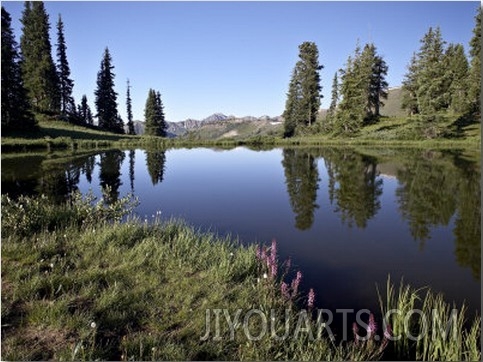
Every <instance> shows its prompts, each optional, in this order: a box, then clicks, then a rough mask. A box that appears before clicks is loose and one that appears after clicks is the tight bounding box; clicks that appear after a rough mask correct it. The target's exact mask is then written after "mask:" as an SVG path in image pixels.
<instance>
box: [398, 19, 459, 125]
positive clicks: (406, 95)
mask: <svg viewBox="0 0 483 362" xmlns="http://www.w3.org/2000/svg"><path fill="white" fill-rule="evenodd" d="M444 46H445V42H444V40H443V38H442V36H441V30H440V29H439V27H437V28H436V29H434V30H433V28H432V27H430V28H429V30H428V32H427V33H426V34H425V35H424V37H423V38H422V39H421V48H420V49H419V52H418V53H417V54H416V55H415V56H414V57H413V59H412V60H411V64H410V66H409V68H408V73H407V74H406V75H405V79H404V81H403V107H404V108H405V109H407V110H409V112H410V113H411V114H415V113H420V114H423V115H433V114H435V113H437V112H439V111H441V110H444V109H446V108H447V107H448V99H449V98H450V96H449V89H448V74H447V72H446V69H445V64H444V57H445V54H444Z"/></svg>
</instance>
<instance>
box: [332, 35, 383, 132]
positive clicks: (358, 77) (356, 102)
mask: <svg viewBox="0 0 483 362" xmlns="http://www.w3.org/2000/svg"><path fill="white" fill-rule="evenodd" d="M387 70H388V67H387V65H386V62H385V61H384V59H383V58H382V57H381V56H380V55H378V54H377V49H376V47H375V45H374V44H372V43H371V44H366V45H365V46H364V49H363V50H362V51H361V48H360V46H359V45H357V46H356V49H355V52H354V55H353V56H350V57H349V58H348V60H347V64H346V68H345V69H343V70H341V86H340V95H341V97H342V101H341V102H340V105H339V112H338V113H337V119H336V124H335V126H336V131H338V132H339V133H345V134H351V133H354V132H357V131H358V130H359V129H360V128H361V127H362V126H363V125H365V124H368V123H371V122H374V121H377V120H378V119H379V116H380V114H379V113H380V107H381V105H383V103H382V101H381V99H385V98H387V87H388V84H387V82H386V78H385V77H386V75H387Z"/></svg>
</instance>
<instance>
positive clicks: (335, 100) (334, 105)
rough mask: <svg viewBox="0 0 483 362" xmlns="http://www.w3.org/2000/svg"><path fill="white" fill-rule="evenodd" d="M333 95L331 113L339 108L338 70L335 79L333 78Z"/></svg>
mask: <svg viewBox="0 0 483 362" xmlns="http://www.w3.org/2000/svg"><path fill="white" fill-rule="evenodd" d="M331 96H332V97H331V101H330V106H329V112H330V114H333V113H334V112H335V110H336V108H337V103H338V102H339V80H338V78H337V72H335V74H334V79H333V80H332V93H331Z"/></svg>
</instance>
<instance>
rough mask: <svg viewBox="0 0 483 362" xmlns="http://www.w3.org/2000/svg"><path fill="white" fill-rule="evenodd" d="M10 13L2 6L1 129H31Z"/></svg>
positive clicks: (32, 120)
mask: <svg viewBox="0 0 483 362" xmlns="http://www.w3.org/2000/svg"><path fill="white" fill-rule="evenodd" d="M11 23H12V19H11V17H10V14H9V13H8V12H7V11H6V10H5V9H4V7H3V6H2V74H1V75H2V109H1V113H2V129H3V130H6V129H32V128H34V127H35V120H34V117H33V114H32V113H31V110H30V103H29V100H28V98H27V91H26V89H25V87H24V84H23V79H22V74H21V69H20V64H19V60H20V57H19V54H18V51H17V48H18V45H17V42H16V41H15V36H14V34H13V30H12V26H11Z"/></svg>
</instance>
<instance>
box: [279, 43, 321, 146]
mask: <svg viewBox="0 0 483 362" xmlns="http://www.w3.org/2000/svg"><path fill="white" fill-rule="evenodd" d="M299 58H300V60H299V61H298V62H297V63H296V65H295V68H294V70H293V72H292V79H291V80H290V84H289V91H288V94H287V101H286V103H285V111H284V119H285V125H284V128H285V131H284V134H285V137H291V136H293V135H294V134H295V131H296V128H297V127H298V126H311V125H312V124H314V123H315V121H316V118H317V113H318V111H319V108H320V98H322V95H321V94H320V91H321V89H322V87H321V86H320V74H319V71H320V70H321V69H322V68H323V66H322V65H320V64H319V59H318V58H319V51H318V49H317V45H316V44H315V43H313V42H304V43H302V44H301V45H299Z"/></svg>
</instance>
